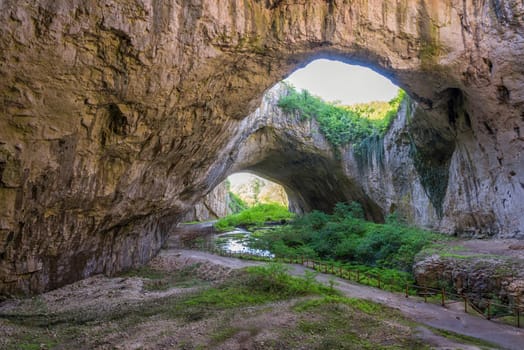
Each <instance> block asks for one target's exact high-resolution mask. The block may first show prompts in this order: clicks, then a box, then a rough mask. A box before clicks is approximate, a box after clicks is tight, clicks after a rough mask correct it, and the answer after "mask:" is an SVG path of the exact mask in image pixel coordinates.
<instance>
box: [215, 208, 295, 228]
mask: <svg viewBox="0 0 524 350" xmlns="http://www.w3.org/2000/svg"><path fill="white" fill-rule="evenodd" d="M292 217H293V214H292V213H290V212H289V210H288V209H287V208H286V207H284V206H281V205H279V204H257V205H255V206H253V207H251V208H248V209H246V210H243V211H241V212H240V213H238V214H232V215H228V216H226V217H224V218H222V219H220V220H218V221H217V223H216V224H215V227H216V228H217V230H219V231H222V232H225V231H230V230H232V229H234V228H235V227H238V226H244V227H247V226H254V225H262V224H264V223H265V222H268V221H281V220H288V219H291V218H292Z"/></svg>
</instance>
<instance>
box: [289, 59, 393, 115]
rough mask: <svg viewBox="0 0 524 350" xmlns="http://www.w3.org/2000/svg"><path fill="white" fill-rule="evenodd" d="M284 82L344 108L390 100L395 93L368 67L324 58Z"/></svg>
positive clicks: (391, 84) (386, 82) (381, 77)
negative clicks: (338, 102) (362, 103)
mask: <svg viewBox="0 0 524 350" xmlns="http://www.w3.org/2000/svg"><path fill="white" fill-rule="evenodd" d="M286 81H287V82H289V83H291V84H293V85H294V86H295V87H296V88H298V89H306V90H309V92H311V93H312V94H313V95H316V96H320V97H322V98H323V99H324V100H326V101H329V102H334V101H340V103H342V104H344V105H350V104H354V103H361V102H370V101H389V100H391V99H392V98H394V97H395V96H396V95H397V91H398V87H397V86H396V85H393V83H392V82H391V81H389V80H388V79H387V78H385V77H383V76H382V75H380V74H378V73H375V72H374V71H372V70H371V69H369V68H366V67H362V66H354V65H349V64H345V63H342V62H339V61H330V60H326V59H320V60H315V61H313V62H311V63H310V64H309V65H307V66H306V67H304V68H302V69H299V70H297V71H295V72H294V73H293V74H291V75H290V76H289V77H288V78H287V79H286Z"/></svg>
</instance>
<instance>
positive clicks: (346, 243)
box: [252, 203, 440, 277]
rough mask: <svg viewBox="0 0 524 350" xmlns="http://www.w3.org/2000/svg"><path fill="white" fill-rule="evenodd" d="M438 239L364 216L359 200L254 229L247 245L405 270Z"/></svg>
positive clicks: (279, 252)
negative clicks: (270, 227) (269, 227)
mask: <svg viewBox="0 0 524 350" xmlns="http://www.w3.org/2000/svg"><path fill="white" fill-rule="evenodd" d="M439 239H440V236H439V235H437V234H434V233H432V232H429V231H425V230H421V229H418V228H414V227H408V226H404V225H401V224H398V223H396V222H391V223H387V224H375V223H372V222H368V221H365V220H364V219H363V212H362V208H361V207H360V206H359V205H358V204H356V203H352V204H345V203H338V204H337V205H336V206H335V209H334V212H333V214H332V215H328V214H325V213H322V212H319V211H314V212H312V213H309V214H306V215H304V216H302V217H300V218H298V219H296V220H294V221H293V222H292V223H291V224H289V225H286V226H283V227H280V228H278V229H275V230H271V231H265V233H262V234H257V236H256V239H254V240H253V242H252V247H253V248H257V249H266V250H269V251H271V252H272V253H274V254H275V255H276V256H283V257H300V256H304V257H307V258H312V259H321V260H335V261H341V262H352V263H355V264H362V265H367V266H376V267H380V268H383V269H384V268H385V269H397V270H402V271H410V270H411V267H412V265H413V262H414V258H415V255H416V254H417V253H418V252H419V251H421V250H422V249H423V248H424V247H426V246H428V245H430V244H432V243H433V242H435V241H437V240H439ZM391 277H393V276H391Z"/></svg>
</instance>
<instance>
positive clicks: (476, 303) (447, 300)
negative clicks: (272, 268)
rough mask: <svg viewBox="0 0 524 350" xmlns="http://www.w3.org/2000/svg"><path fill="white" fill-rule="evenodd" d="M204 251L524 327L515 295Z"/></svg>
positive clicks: (281, 259) (280, 259) (291, 260)
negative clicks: (293, 268)
mask: <svg viewBox="0 0 524 350" xmlns="http://www.w3.org/2000/svg"><path fill="white" fill-rule="evenodd" d="M193 248H198V249H201V250H204V251H208V252H211V253H214V254H217V255H221V256H226V257H231V258H240V259H247V260H254V261H264V262H278V263H286V264H299V265H303V266H305V267H308V268H310V269H313V270H315V271H318V272H321V273H324V274H332V275H335V276H337V277H339V278H342V279H345V280H348V281H352V282H356V283H359V284H362V285H367V286H371V287H375V288H378V289H383V290H389V291H391V292H400V293H403V294H404V296H405V297H406V298H409V297H418V298H421V299H422V298H423V299H424V302H426V303H427V302H433V303H439V304H440V305H441V306H443V307H446V305H450V304H453V303H463V304H464V312H466V313H473V314H476V315H478V316H480V317H482V318H485V319H487V320H501V319H504V321H505V323H508V324H514V325H515V326H516V327H519V328H520V326H521V317H522V315H521V314H522V313H523V311H524V305H523V304H522V303H521V301H520V300H519V299H518V298H517V297H515V298H511V299H510V300H509V303H508V304H503V303H500V302H497V301H496V300H493V299H492V298H487V297H483V296H471V295H470V296H468V295H467V294H458V293H455V292H454V291H450V290H448V288H449V287H448V288H446V287H443V288H440V289H436V288H431V287H428V286H420V285H417V284H414V283H410V282H409V281H407V280H400V279H395V278H391V277H389V278H385V277H384V276H383V275H382V274H380V273H370V272H362V271H360V270H359V269H357V268H353V269H352V268H350V267H349V268H348V267H344V266H342V265H337V264H335V263H333V262H325V261H319V260H314V259H309V258H305V257H303V256H302V257H266V256H259V255H253V254H248V253H233V252H229V251H225V250H222V249H217V248H216V247H214V246H213V245H206V244H202V245H200V246H197V247H193ZM431 282H433V283H432V284H434V285H435V284H436V285H439V284H442V285H444V283H440V282H442V281H431Z"/></svg>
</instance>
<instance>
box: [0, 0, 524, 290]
mask: <svg viewBox="0 0 524 350" xmlns="http://www.w3.org/2000/svg"><path fill="white" fill-rule="evenodd" d="M403 4H404V5H405V6H401V5H395V4H393V3H391V2H390V1H387V0H376V1H361V2H341V1H324V0H314V1H307V2H300V3H297V2H291V1H255V0H251V1H235V0H231V1H224V2H223V3H220V4H218V3H217V2H216V1H207V0H204V1H189V0H188V1H174V0H167V1H156V0H152V1H144V2H112V3H110V4H107V5H101V4H99V3H98V2H96V1H69V2H66V1H50V0H32V1H29V2H25V3H23V4H22V3H20V2H18V1H14V0H5V1H2V2H0V9H1V12H0V13H1V14H0V30H1V34H2V35H1V36H0V57H1V62H2V64H1V65H0V72H1V75H2V77H3V78H2V80H1V81H0V89H1V91H2V100H1V102H0V114H1V116H0V165H1V166H0V294H1V295H14V294H20V293H22V294H27V293H38V292H42V291H46V290H49V289H53V288H56V287H59V286H61V285H64V284H66V283H70V282H73V281H76V280H79V279H82V278H85V277H88V276H91V275H94V274H98V273H104V274H107V275H112V274H114V273H117V272H119V271H122V270H126V269H129V268H132V267H137V266H140V265H142V264H144V263H146V262H147V261H149V260H150V259H151V258H152V257H153V256H155V254H157V252H158V251H159V249H160V247H161V246H162V244H163V243H164V241H165V240H166V237H167V235H168V234H169V231H170V230H171V229H172V228H173V227H174V226H175V225H176V224H177V223H178V222H179V221H180V220H181V219H182V218H183V217H184V215H185V214H186V213H187V212H188V210H190V208H191V207H192V206H194V204H195V203H197V202H198V201H200V200H201V199H202V197H203V196H205V195H206V194H208V193H209V192H210V191H211V190H212V189H213V188H214V187H216V186H217V185H218V184H219V183H220V182H221V181H223V180H224V179H225V178H226V177H227V175H228V174H230V173H233V172H235V171H240V170H250V171H253V172H257V173H260V174H262V175H265V176H268V177H270V178H271V176H274V177H275V180H276V181H278V182H281V183H282V184H286V186H288V187H289V189H290V192H289V193H290V200H291V201H292V202H293V203H294V204H293V205H294V206H295V210H296V211H308V210H312V209H322V210H324V209H329V208H328V206H329V205H328V204H322V205H319V206H318V207H317V206H315V205H314V204H312V203H333V201H335V200H336V201H339V199H346V200H347V199H348V198H351V199H354V200H357V201H359V202H361V203H363V204H364V206H365V208H366V212H367V213H368V215H369V216H370V217H371V218H373V219H374V220H377V221H380V220H381V219H382V218H383V217H384V215H386V214H388V213H389V212H390V211H391V210H392V208H395V210H400V211H402V213H403V215H405V217H406V218H408V220H409V222H410V223H411V224H413V225H417V226H422V227H428V228H432V229H435V230H439V231H442V232H447V233H450V234H465V235H477V234H482V235H485V236H489V237H514V238H524V217H523V216H522V215H521V213H522V212H523V211H524V200H523V199H524V187H523V186H522V184H523V183H524V178H523V176H524V175H523V174H524V171H523V169H524V163H523V161H524V160H523V157H522V152H523V150H524V145H523V144H524V143H523V140H522V137H521V133H520V132H519V131H518V130H522V129H523V128H524V125H523V123H524V121H523V119H522V115H524V74H523V72H522V69H521V66H522V65H521V58H522V56H523V55H524V51H523V47H522V45H521V44H519V43H521V41H522V36H523V34H522V27H523V24H524V23H523V21H524V20H523V18H524V17H523V16H522V13H523V11H524V10H523V5H522V3H521V2H519V1H516V0H512V1H506V2H505V5H504V6H502V5H500V4H499V2H498V1H490V2H473V3H469V2H466V3H464V4H462V3H461V4H458V3H457V2H454V1H441V2H435V1H419V0H417V1H415V0H407V1H405V2H403ZM377 9H378V10H377ZM317 58H330V59H335V60H339V61H342V62H347V63H354V64H355V63H356V64H363V65H366V66H369V67H372V68H373V69H374V70H375V71H377V72H379V73H381V74H383V75H384V76H386V77H389V78H391V80H392V81H394V82H395V83H396V84H397V85H398V86H400V87H401V88H402V89H404V90H405V91H406V92H407V93H408V94H409V96H411V98H412V102H411V103H410V104H406V105H405V106H404V107H403V108H404V110H403V114H402V117H401V118H399V120H398V123H397V122H396V123H397V124H395V126H394V128H393V131H392V132H391V134H389V135H388V137H387V138H386V140H385V141H384V142H385V145H387V147H386V149H385V153H384V158H383V162H384V164H386V167H384V168H381V166H379V164H375V163H376V159H375V158H374V159H373V160H372V162H371V163H372V164H370V165H369V166H367V167H364V169H359V168H358V167H357V166H356V165H355V164H356V162H353V161H350V160H351V157H352V153H351V150H350V149H348V150H344V152H342V155H341V157H340V158H339V159H337V157H334V158H331V157H326V156H325V154H327V153H329V152H332V150H331V149H326V150H325V152H326V153H325V154H324V153H323V154H322V155H319V152H318V150H307V149H305V148H307V147H308V145H307V144H303V145H300V147H303V148H304V149H303V151H304V152H300V154H296V153H294V151H289V149H290V147H287V146H286V143H287V142H293V138H292V137H290V136H289V135H285V137H284V135H283V134H282V129H279V128H275V125H277V124H275V123H278V121H275V120H274V121H272V122H273V125H271V124H270V123H268V121H267V120H266V119H264V118H261V117H260V115H257V110H260V109H259V107H260V106H261V103H262V104H263V103H264V101H265V97H264V96H267V94H265V92H266V91H268V90H269V89H270V88H271V87H272V86H274V84H276V83H277V82H279V81H281V80H282V79H283V78H284V77H286V76H288V75H289V74H290V73H291V72H292V71H294V70H295V69H297V68H299V67H302V66H304V65H306V64H308V63H309V62H311V61H313V60H314V59H317ZM297 132H300V130H298V131H297ZM291 136H293V135H291ZM318 142H319V144H320V143H322V142H323V141H322V140H318ZM241 144H242V145H243V146H242V147H239V146H240V145H241ZM257 144H261V145H264V147H260V148H258V149H260V150H263V152H261V151H259V152H258V155H257V152H256V151H253V150H251V151H250V152H248V150H250V147H251V148H252V147H254V146H256V145H257ZM388 147H389V148H388ZM282 148H283V149H286V150H288V151H286V152H280V151H278V156H279V157H281V158H280V160H278V161H272V162H271V164H268V159H269V157H271V159H275V158H276V157H277V155H274V154H272V153H271V152H272V150H273V151H275V152H276V151H277V150H281V149H282ZM322 152H324V150H323V151H322ZM255 155H256V156H255ZM344 157H349V158H344ZM292 159H300V162H299V163H298V162H297V164H294V163H293V161H292ZM344 159H345V160H347V161H341V160H344ZM308 164H309V165H312V164H322V166H321V167H317V165H315V168H317V169H315V170H318V169H323V170H319V171H320V172H319V173H317V174H316V175H315V178H318V177H319V176H322V178H323V181H324V183H323V184H321V186H322V188H318V191H317V190H312V191H311V192H309V193H307V194H305V193H300V192H299V191H297V190H296V187H298V186H300V184H301V183H303V182H311V181H315V179H314V178H312V175H313V173H312V172H311V170H312V169H311V168H308ZM271 167H284V168H285V171H278V172H277V171H273V170H274V169H273V170H272V169H271ZM326 169H329V170H326ZM274 174H278V177H277V176H275V175H274ZM297 174H299V175H300V176H297ZM348 174H349V176H348ZM319 186H320V185H319ZM327 189H329V190H327ZM322 196H324V197H325V196H329V198H326V197H325V198H323V197H322ZM337 196H339V197H340V198H339V197H337ZM342 197H343V198H342Z"/></svg>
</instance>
